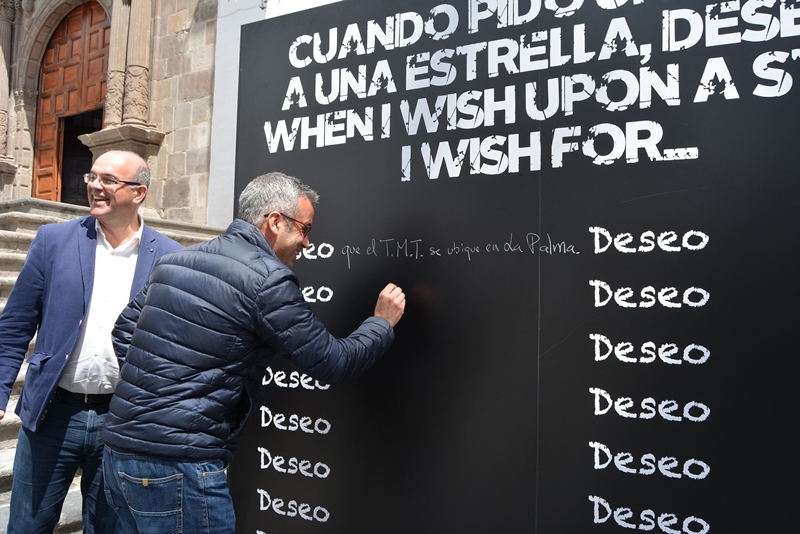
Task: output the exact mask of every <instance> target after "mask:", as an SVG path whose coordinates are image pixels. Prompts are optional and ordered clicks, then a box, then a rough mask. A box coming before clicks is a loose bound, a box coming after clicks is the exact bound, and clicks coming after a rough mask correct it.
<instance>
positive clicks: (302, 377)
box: [261, 367, 331, 391]
mask: <svg viewBox="0 0 800 534" xmlns="http://www.w3.org/2000/svg"><path fill="white" fill-rule="evenodd" d="M311 380H312V378H311V377H310V376H308V375H307V374H305V373H303V374H300V372H298V371H292V372H291V373H290V374H289V382H286V373H285V372H284V371H275V372H273V371H272V368H271V367H267V372H266V373H265V374H264V378H262V379H261V385H262V386H267V385H269V384H270V382H273V381H274V384H275V385H276V386H278V387H279V388H290V389H297V388H298V387H301V386H302V388H303V389H308V390H312V391H313V390H315V389H319V390H322V391H324V390H326V389H328V388H330V387H331V386H330V385H328V384H320V383H319V381H318V380H314V383H313V384H312V383H311Z"/></svg>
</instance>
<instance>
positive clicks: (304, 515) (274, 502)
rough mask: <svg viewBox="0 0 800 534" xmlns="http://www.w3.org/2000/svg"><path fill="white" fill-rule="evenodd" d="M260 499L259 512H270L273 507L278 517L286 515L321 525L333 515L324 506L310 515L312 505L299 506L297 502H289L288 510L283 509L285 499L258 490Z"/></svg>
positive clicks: (318, 507) (301, 504)
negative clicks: (272, 496)
mask: <svg viewBox="0 0 800 534" xmlns="http://www.w3.org/2000/svg"><path fill="white" fill-rule="evenodd" d="M258 495H259V497H260V499H259V510H261V511H262V512H264V511H266V510H269V508H270V505H271V506H272V511H273V512H275V513H276V514H278V515H285V516H286V517H300V518H301V519H305V520H306V521H314V520H317V521H319V522H320V523H324V522H325V521H327V520H328V518H330V516H331V514H330V512H328V511H327V510H326V509H325V508H323V507H322V506H317V507H316V508H314V512H313V513H312V514H311V515H309V512H311V505H309V504H306V503H300V504H298V503H297V501H294V500H292V501H289V502H288V504H287V505H286V506H287V508H288V510H284V509H283V505H284V501H283V499H279V498H278V497H275V498H274V499H273V498H271V497H270V496H269V493H267V492H266V491H264V490H263V489H259V490H258Z"/></svg>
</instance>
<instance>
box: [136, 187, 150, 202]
mask: <svg viewBox="0 0 800 534" xmlns="http://www.w3.org/2000/svg"><path fill="white" fill-rule="evenodd" d="M146 197H147V186H146V185H140V186H139V187H137V188H136V193H135V194H134V196H133V201H134V202H135V203H137V204H142V203H143V202H144V199H145V198H146Z"/></svg>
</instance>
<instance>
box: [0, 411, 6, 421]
mask: <svg viewBox="0 0 800 534" xmlns="http://www.w3.org/2000/svg"><path fill="white" fill-rule="evenodd" d="M5 416H6V411H5V410H0V421H2V420H3V417H5Z"/></svg>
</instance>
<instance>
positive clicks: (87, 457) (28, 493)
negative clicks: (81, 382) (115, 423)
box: [8, 398, 117, 534]
mask: <svg viewBox="0 0 800 534" xmlns="http://www.w3.org/2000/svg"><path fill="white" fill-rule="evenodd" d="M107 411H108V404H84V403H83V402H81V401H74V400H63V399H58V398H56V399H54V400H53V402H52V403H51V404H50V407H49V408H48V410H47V416H46V417H45V418H44V419H43V420H42V422H41V425H39V429H38V430H37V431H36V432H31V431H30V430H28V429H26V428H24V427H23V428H22V429H20V431H19V440H18V441H17V452H16V456H15V457H14V482H13V484H12V486H11V504H10V509H9V521H8V534H38V533H49V534H52V532H53V529H54V528H55V527H56V525H57V524H58V518H59V516H60V515H61V507H62V505H63V504H64V499H65V498H66V496H67V491H68V490H69V486H70V484H72V480H73V478H75V473H76V472H77V470H78V468H79V467H80V468H81V469H82V471H83V474H82V475H81V494H82V496H83V528H84V532H85V533H92V534H93V533H97V534H108V533H112V532H114V529H115V527H116V524H117V518H116V515H115V514H114V511H113V510H112V509H111V507H109V506H108V504H107V503H106V499H105V495H104V494H103V469H102V466H101V462H102V460H103V440H102V439H101V437H100V434H101V433H102V431H103V425H104V424H105V420H106V412H107Z"/></svg>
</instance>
